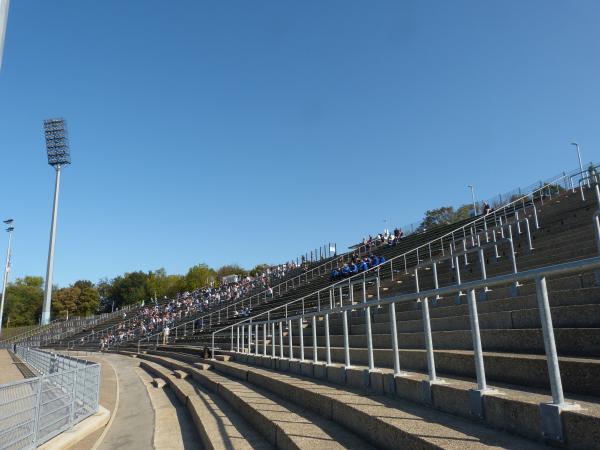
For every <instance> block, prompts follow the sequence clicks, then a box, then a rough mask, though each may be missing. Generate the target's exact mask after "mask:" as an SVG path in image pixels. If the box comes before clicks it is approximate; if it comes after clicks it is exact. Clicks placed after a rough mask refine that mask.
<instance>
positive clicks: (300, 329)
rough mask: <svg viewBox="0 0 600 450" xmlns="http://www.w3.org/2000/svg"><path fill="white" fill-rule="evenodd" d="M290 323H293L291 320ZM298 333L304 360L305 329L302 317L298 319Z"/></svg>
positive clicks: (301, 355) (301, 359) (301, 357)
mask: <svg viewBox="0 0 600 450" xmlns="http://www.w3.org/2000/svg"><path fill="white" fill-rule="evenodd" d="M290 323H292V321H291V320H290ZM298 333H299V335H300V361H304V330H303V329H302V317H300V318H299V319H298Z"/></svg>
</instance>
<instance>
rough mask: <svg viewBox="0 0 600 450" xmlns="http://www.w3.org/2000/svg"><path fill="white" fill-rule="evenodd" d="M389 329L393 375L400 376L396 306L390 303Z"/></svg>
mask: <svg viewBox="0 0 600 450" xmlns="http://www.w3.org/2000/svg"><path fill="white" fill-rule="evenodd" d="M389 308H390V327H391V330H390V331H391V333H390V334H391V337H392V351H393V352H394V375H400V374H401V372H400V351H399V349H398V326H397V324H396V304H395V303H390V306H389Z"/></svg>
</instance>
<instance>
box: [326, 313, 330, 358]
mask: <svg viewBox="0 0 600 450" xmlns="http://www.w3.org/2000/svg"><path fill="white" fill-rule="evenodd" d="M325 361H326V364H327V365H331V342H330V339H329V314H325Z"/></svg>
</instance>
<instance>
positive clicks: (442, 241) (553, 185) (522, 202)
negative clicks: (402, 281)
mask: <svg viewBox="0 0 600 450" xmlns="http://www.w3.org/2000/svg"><path fill="white" fill-rule="evenodd" d="M587 173H588V170H585V171H583V172H578V171H576V172H574V171H571V172H569V173H567V172H564V173H563V174H562V175H560V176H559V177H557V178H553V179H551V181H549V182H547V183H546V184H542V185H541V186H538V185H537V184H536V185H535V186H537V187H536V188H535V189H534V190H532V191H531V192H529V193H527V194H525V195H521V196H520V197H518V198H517V199H513V200H512V201H510V202H509V203H507V204H505V205H504V206H503V207H502V208H500V209H497V210H494V211H493V212H491V213H489V214H487V215H481V216H478V217H477V218H475V219H473V220H472V221H470V222H468V223H466V224H464V225H462V226H460V227H457V228H456V229H454V230H452V231H450V232H448V233H446V234H444V235H443V236H441V237H437V238H435V239H433V240H431V241H429V242H426V243H424V244H422V245H419V246H417V247H415V248H413V249H411V250H409V251H407V252H405V253H403V254H401V255H397V256H395V257H393V258H391V259H390V260H388V261H386V262H385V263H384V264H381V265H379V266H377V267H373V268H371V269H369V270H368V271H367V273H368V274H369V275H371V276H372V275H375V274H379V272H380V271H382V270H383V269H386V270H389V272H390V273H391V277H392V280H393V279H394V273H395V272H397V271H400V270H402V271H404V272H406V273H408V272H407V271H408V268H409V263H410V259H411V258H412V259H413V260H414V261H416V263H418V262H420V261H421V260H422V259H423V258H425V257H429V258H432V257H433V255H434V254H435V253H436V252H438V253H439V254H441V255H442V256H445V255H446V252H448V251H456V250H455V249H456V243H457V242H458V243H459V244H460V243H462V246H463V250H466V249H467V243H468V242H469V241H470V244H471V246H472V247H475V240H476V239H477V235H478V234H481V233H483V236H485V242H486V243H487V242H488V241H490V240H491V241H492V242H496V241H497V237H496V233H492V232H491V229H492V228H493V227H496V226H499V230H500V238H501V239H503V238H504V237H505V227H504V226H503V225H506V224H508V222H509V219H510V220H512V221H513V224H514V225H515V228H516V230H515V231H516V232H517V233H518V234H521V232H522V228H524V229H525V232H526V233H527V238H528V244H529V247H530V248H533V247H532V244H531V231H530V227H535V229H539V227H540V225H539V218H538V214H537V207H536V206H535V202H536V201H538V202H540V203H541V204H542V205H543V204H544V199H545V198H546V199H552V197H553V196H556V195H558V194H559V193H560V192H566V191H567V190H568V189H570V188H571V187H572V184H571V179H572V177H573V175H580V176H583V175H585V174H587ZM528 211H529V212H530V214H531V217H532V220H533V223H532V224H531V225H530V223H529V218H528V217H527V212H528ZM507 232H510V233H511V234H512V228H511V227H509V228H507ZM511 239H512V236H511ZM449 246H451V247H452V249H450V247H449ZM364 250H365V251H366V250H367V249H366V248H365V249H364ZM494 251H495V256H496V257H498V251H497V245H494ZM359 254H360V251H359ZM342 256H344V255H342ZM465 258H466V255H465ZM332 262H333V261H332ZM452 264H453V268H454V263H452ZM434 270H435V269H434ZM362 276H363V274H362V273H361V274H357V275H354V276H352V277H350V278H346V279H345V280H344V281H340V282H336V283H332V284H331V285H330V286H327V287H325V288H322V289H319V290H317V291H314V292H312V293H310V294H307V295H305V296H303V297H300V298H297V299H294V300H292V301H289V302H287V303H284V304H282V305H278V306H276V307H274V308H271V309H269V310H267V311H264V312H261V313H259V314H255V315H253V316H251V317H248V318H246V319H240V321H239V322H238V323H251V322H253V321H256V320H257V318H261V317H265V316H266V317H270V316H271V315H273V314H275V313H276V312H281V313H282V314H286V315H287V310H288V309H289V308H291V307H292V306H293V305H296V304H300V303H301V304H302V308H303V309H304V305H305V303H308V302H309V301H313V302H314V303H317V304H318V305H319V306H317V307H318V308H320V303H321V301H322V299H321V297H322V296H323V297H326V295H327V293H328V292H329V291H331V290H334V291H335V290H336V289H338V288H339V287H340V286H343V285H345V284H347V283H352V280H354V279H356V280H359V279H360V277H362ZM459 276H460V275H459ZM322 294H325V295H322ZM266 300H267V299H266V298H265V301H266ZM229 307H230V306H227V307H224V308H221V309H219V310H217V311H213V312H210V313H207V314H205V315H203V316H202V317H196V318H195V319H192V320H189V321H187V322H184V323H180V324H178V325H177V326H175V327H172V328H170V331H169V335H170V336H171V337H177V336H178V335H182V336H186V335H187V333H188V328H189V329H191V331H192V333H195V330H196V323H197V321H198V320H202V328H203V326H204V321H206V322H208V324H209V329H211V328H212V325H213V322H216V323H217V324H219V323H220V322H221V311H225V314H223V315H224V316H225V318H229V317H230V313H229ZM230 327H231V325H229V326H226V327H223V328H221V329H219V330H217V331H216V332H220V331H223V330H226V329H229V328H230ZM161 336H162V337H163V339H162V340H163V341H168V340H169V339H170V338H169V337H168V336H167V338H165V337H164V332H163V331H160V332H158V333H154V334H150V335H148V336H145V337H142V338H139V339H138V341H137V344H138V348H139V347H140V346H141V343H142V342H148V343H149V342H150V339H154V340H156V343H157V344H158V343H159V342H160V341H161V338H160V337H161ZM124 342H125V341H124Z"/></svg>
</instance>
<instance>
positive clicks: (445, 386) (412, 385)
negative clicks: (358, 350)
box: [215, 354, 600, 449]
mask: <svg viewBox="0 0 600 450" xmlns="http://www.w3.org/2000/svg"><path fill="white" fill-rule="evenodd" d="M237 359H242V360H245V362H238V361H237ZM284 363H285V364H284ZM305 365H306V366H309V370H303V373H304V374H305V375H306V376H300V375H299V374H298V369H299V367H298V365H293V364H290V362H289V361H286V360H279V359H278V358H275V359H273V358H269V357H256V356H247V355H239V354H238V355H236V363H234V364H232V363H226V364H220V363H219V364H216V365H215V369H216V370H219V371H223V372H226V373H229V374H231V375H234V376H237V377H240V378H242V379H247V380H249V381H252V382H254V383H256V384H257V385H260V386H263V387H265V388H267V389H271V390H272V391H273V392H277V393H280V395H288V396H290V397H292V398H294V399H298V400H297V401H300V402H305V403H307V404H313V405H319V404H318V403H317V401H316V399H315V397H316V396H318V395H320V394H321V393H322V392H327V388H329V387H332V386H336V385H337V384H341V385H343V386H344V388H343V389H342V390H341V392H340V390H339V388H337V387H336V389H337V391H336V392H337V393H336V394H334V395H333V399H334V400H335V399H336V398H340V399H345V398H346V397H345V395H346V394H345V392H346V391H348V390H353V389H360V391H362V392H363V397H362V398H363V402H364V404H368V401H369V400H371V399H373V398H380V397H378V396H379V395H381V394H385V396H386V400H389V399H394V398H400V399H403V400H409V401H411V402H415V403H416V404H426V405H429V406H431V407H433V408H435V409H436V410H439V411H444V412H446V413H449V414H453V415H456V416H460V417H464V418H469V419H471V420H476V421H477V423H483V424H485V425H487V426H489V427H492V428H495V429H502V430H507V431H510V432H511V433H516V434H519V435H521V436H524V437H528V438H531V439H536V440H543V439H544V437H543V436H542V428H541V413H540V407H539V405H540V403H545V402H548V401H549V400H550V398H549V397H548V396H547V395H545V394H544V393H540V392H538V391H536V390H531V389H529V390H524V389H523V388H521V387H515V386H510V385H505V384H493V385H492V386H490V387H491V388H492V389H490V390H487V391H485V392H484V394H483V397H482V400H481V403H480V406H481V407H482V409H481V410H480V411H474V410H473V408H472V406H473V405H477V403H479V402H472V401H471V400H470V398H471V397H472V396H471V394H470V393H471V392H472V391H473V389H474V388H476V387H477V385H476V384H475V383H473V382H472V381H470V380H465V379H460V378H455V377H454V378H453V377H449V376H446V375H444V376H443V380H442V379H440V380H439V381H438V382H435V383H433V384H431V390H425V389H423V386H424V385H429V383H427V377H426V376H425V375H423V374H421V373H416V372H404V373H403V374H401V375H396V376H394V374H393V373H392V371H391V370H378V371H375V372H370V373H369V371H368V370H367V369H366V368H365V367H360V366H359V367H357V366H354V367H352V368H349V369H345V368H344V367H342V366H339V365H331V366H325V365H324V364H313V363H309V362H306V363H305ZM257 366H258V367H257ZM260 366H262V367H260ZM264 366H266V367H276V368H277V369H275V370H274V369H270V368H265V367H264ZM302 369H304V367H303V368H302ZM293 371H296V373H294V372H293ZM327 380H328V381H329V382H327ZM334 383H335V384H334ZM299 390H303V391H301V392H298V391H299ZM427 391H428V392H430V394H431V395H430V396H429V395H427V396H426V395H424V393H425V392H427ZM352 392H355V391H352ZM569 401H572V402H576V403H577V404H579V406H580V407H579V408H578V409H571V410H568V409H565V410H563V412H562V415H561V418H562V423H563V427H564V437H565V442H564V443H563V444H564V445H565V446H566V447H568V448H573V449H594V448H596V449H597V448H599V447H600V404H599V403H598V402H597V400H596V399H591V398H586V397H571V398H570V399H569ZM319 406H320V405H319ZM320 407H321V408H323V409H326V408H327V407H323V406H320ZM476 412H477V413H478V414H477V415H475V413H476ZM357 426H358V425H357ZM488 444H489V445H491V443H488ZM409 448H412V447H409ZM508 448H513V447H508ZM519 448H520V447H519Z"/></svg>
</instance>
